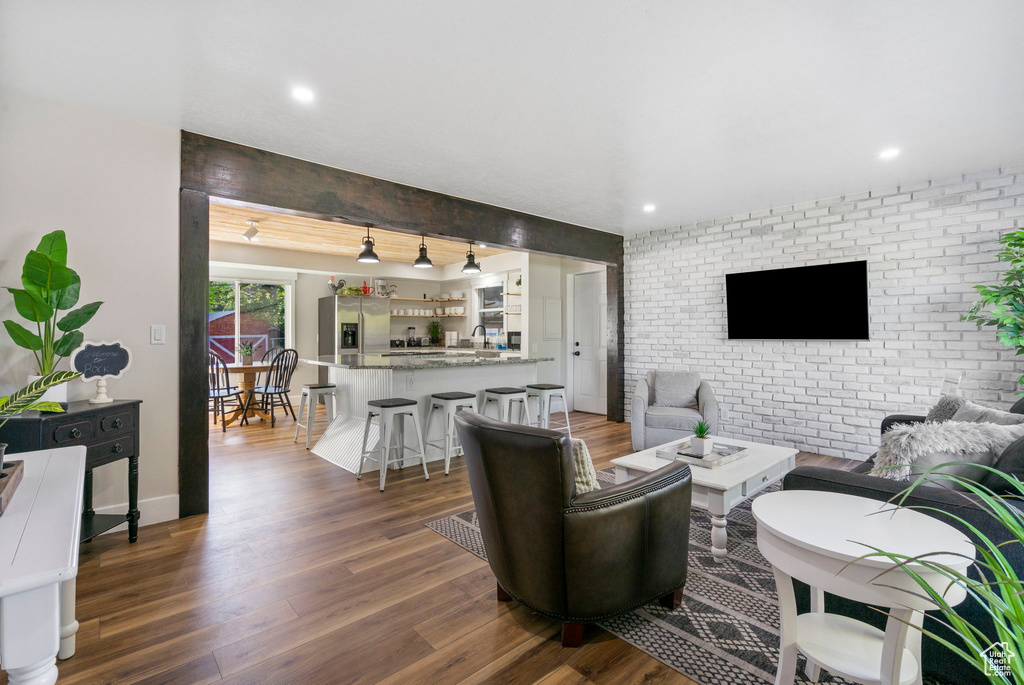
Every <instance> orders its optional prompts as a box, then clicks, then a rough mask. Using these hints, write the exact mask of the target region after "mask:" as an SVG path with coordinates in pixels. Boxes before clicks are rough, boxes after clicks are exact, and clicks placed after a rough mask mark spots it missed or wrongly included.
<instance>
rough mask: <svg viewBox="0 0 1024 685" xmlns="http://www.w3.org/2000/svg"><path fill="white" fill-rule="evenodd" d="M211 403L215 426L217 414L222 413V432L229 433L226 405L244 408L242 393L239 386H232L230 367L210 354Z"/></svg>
mask: <svg viewBox="0 0 1024 685" xmlns="http://www.w3.org/2000/svg"><path fill="white" fill-rule="evenodd" d="M208 368H209V374H208V377H209V381H210V390H209V393H210V394H209V401H210V403H211V405H212V411H213V424H214V425H217V414H218V413H220V428H221V431H222V432H227V429H228V428H227V426H226V425H224V418H225V416H226V414H227V412H226V411H225V408H224V407H225V405H226V404H227V403H229V402H233V403H234V405H235V407H241V406H242V393H241V391H239V389H238V386H235V385H231V377H230V376H229V375H228V367H227V365H225V364H224V360H223V359H221V358H220V357H218V356H217V355H215V354H214V353H213V352H210V358H209V367H208Z"/></svg>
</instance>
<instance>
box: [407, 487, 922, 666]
mask: <svg viewBox="0 0 1024 685" xmlns="http://www.w3.org/2000/svg"><path fill="white" fill-rule="evenodd" d="M597 476H598V480H599V481H601V483H602V485H604V484H608V483H614V476H613V475H612V469H605V470H604V471H599V472H598V474H597ZM777 489H779V486H778V485H775V486H773V487H772V488H769V489H768V490H767V491H766V492H771V491H773V490H777ZM728 518H729V527H728V531H729V545H728V546H729V557H728V559H727V560H726V561H725V563H722V564H717V563H715V561H714V560H713V557H712V556H711V519H710V517H709V516H708V514H707V513H706V512H704V511H702V510H699V509H694V510H693V512H692V514H691V526H690V552H689V570H688V573H687V580H686V588H685V589H684V592H683V603H682V604H681V605H680V606H679V608H677V609H674V610H669V609H665V608H664V607H662V606H661V605H660V604H658V603H654V604H649V605H647V606H644V607H641V608H640V609H637V610H635V611H633V612H631V613H628V614H624V615H622V616H619V617H617V618H614V619H612V620H610V621H605V622H604V623H602V624H601V627H602V628H604V629H605V630H607V631H608V632H610V633H612V634H614V635H617V636H618V637H620V638H622V639H623V640H625V641H626V642H628V643H630V644H632V645H634V646H635V647H637V648H639V649H641V650H643V651H644V652H647V653H648V654H650V655H651V656H653V657H654V658H655V659H657V660H658V661H661V662H662V663H664V664H666V665H668V666H671V667H672V668H674V669H675V670H677V671H679V672H680V673H682V674H683V675H685V676H687V677H689V678H692V679H693V680H696V681H697V682H699V683H702V685H719V684H724V683H728V684H730V685H731V684H733V683H736V684H740V683H752V684H756V685H761V684H762V683H766V682H767V683H774V682H775V668H776V664H777V662H778V650H779V631H778V625H779V615H778V600H777V598H776V595H775V579H774V577H773V575H772V571H771V566H770V564H769V563H768V562H767V561H766V560H765V559H764V557H762V556H761V553H760V552H758V550H757V541H756V524H755V522H754V517H753V515H752V514H751V512H750V501H747V502H744V503H743V504H742V505H740V506H738V507H737V508H735V509H733V510H732V512H731V513H730V514H729V517H728ZM426 525H427V527H429V528H430V529H432V530H434V531H435V532H437V533H439V534H441V535H443V536H444V537H446V538H448V539H449V540H451V541H452V542H454V543H455V544H457V545H459V546H460V547H463V548H464V549H466V550H468V551H470V552H472V553H473V554H475V555H477V556H478V557H480V558H482V559H486V558H487V552H486V551H485V550H484V545H483V539H482V538H481V537H480V529H479V527H478V525H477V517H476V511H473V510H470V511H465V512H462V513H460V514H455V515H454V516H448V517H446V518H443V519H438V520H436V521H431V522H430V523H428V524H426ZM803 668H804V659H803V657H800V661H799V667H798V670H797V682H799V683H803V682H809V681H807V680H805V679H804V677H803ZM819 682H822V683H843V684H845V683H849V682H850V681H847V680H844V679H842V678H839V677H836V676H832V675H830V674H827V673H825V672H822V676H821V679H820V680H819ZM925 682H933V681H929V680H927V679H926V681H925Z"/></svg>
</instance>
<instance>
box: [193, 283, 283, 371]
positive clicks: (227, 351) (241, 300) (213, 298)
mask: <svg viewBox="0 0 1024 685" xmlns="http://www.w3.org/2000/svg"><path fill="white" fill-rule="evenodd" d="M289 296H290V293H289V287H288V286H287V285H283V284H277V283H250V282H245V281H211V282H210V303H209V315H208V316H209V328H208V335H209V340H208V347H209V349H210V352H212V353H214V354H216V355H217V356H218V357H220V358H221V359H223V360H224V361H225V362H227V363H231V362H234V361H236V350H237V349H238V346H239V345H241V344H242V343H251V344H252V346H253V358H254V359H257V360H258V359H262V358H263V355H264V354H266V353H267V351H269V350H272V349H275V348H283V347H285V346H287V340H286V338H287V334H288V330H287V328H288V324H287V322H288V320H289V314H290V312H289V311H288V310H289V309H290V307H289V306H288V301H289ZM236 312H240V314H239V315H238V316H236V315H235V313H236ZM238 357H239V358H240V357H241V355H238Z"/></svg>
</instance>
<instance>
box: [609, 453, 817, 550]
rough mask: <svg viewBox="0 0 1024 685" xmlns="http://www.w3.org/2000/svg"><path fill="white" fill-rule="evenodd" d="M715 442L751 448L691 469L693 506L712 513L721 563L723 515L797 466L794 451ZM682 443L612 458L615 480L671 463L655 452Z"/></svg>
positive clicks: (714, 547) (724, 539)
mask: <svg viewBox="0 0 1024 685" xmlns="http://www.w3.org/2000/svg"><path fill="white" fill-rule="evenodd" d="M687 439H688V438H687ZM714 441H715V442H716V443H720V444H724V445H735V446H739V447H746V448H747V449H748V450H750V451H749V453H748V454H747V455H746V456H745V457H742V458H740V459H737V460H736V461H734V462H731V463H729V464H725V465H724V466H719V467H718V468H717V469H705V468H701V467H699V466H693V467H691V468H690V471H691V472H692V473H693V500H692V503H693V506H695V507H698V508H700V509H704V510H706V511H707V512H708V513H710V514H711V554H712V556H713V557H714V559H715V561H717V562H718V563H722V562H723V561H725V558H726V543H727V542H728V533H727V532H726V516H728V514H729V512H730V511H731V510H732V508H733V507H735V506H736V505H737V504H739V503H740V502H742V501H744V500H746V499H749V498H750V497H753V496H754V495H756V494H757V493H758V492H760V491H761V490H764V489H765V488H766V487H768V486H769V485H771V484H772V483H775V482H777V481H779V480H781V479H782V477H783V476H785V475H786V474H787V473H789V472H790V471H792V470H793V468H795V467H796V453H797V450H795V449H792V448H789V447H776V446H774V445H763V444H760V443H756V442H747V441H746V440H732V439H730V438H718V437H716V438H714ZM681 442H682V440H673V441H672V442H667V443H665V444H664V445H658V446H657V447H652V448H650V449H646V450H643V451H642V452H636V453H634V454H630V455H627V456H625V457H619V458H618V459H612V464H614V465H615V482H616V483H625V482H626V481H628V480H631V479H633V478H639V477H640V476H642V475H644V474H646V473H650V472H651V471H657V470H658V469H660V468H661V467H662V466H667V465H668V464H671V463H672V462H671V461H669V460H667V459H661V458H659V457H658V455H657V452H658V451H659V450H667V449H669V448H670V447H674V446H676V445H679V443H681Z"/></svg>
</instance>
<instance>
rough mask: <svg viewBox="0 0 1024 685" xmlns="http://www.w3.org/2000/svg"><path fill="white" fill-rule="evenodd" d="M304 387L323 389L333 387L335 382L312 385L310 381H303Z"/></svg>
mask: <svg viewBox="0 0 1024 685" xmlns="http://www.w3.org/2000/svg"><path fill="white" fill-rule="evenodd" d="M302 387H303V388H306V389H308V390H323V389H324V388H333V387H334V383H324V384H322V385H310V384H309V383H303V384H302Z"/></svg>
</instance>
